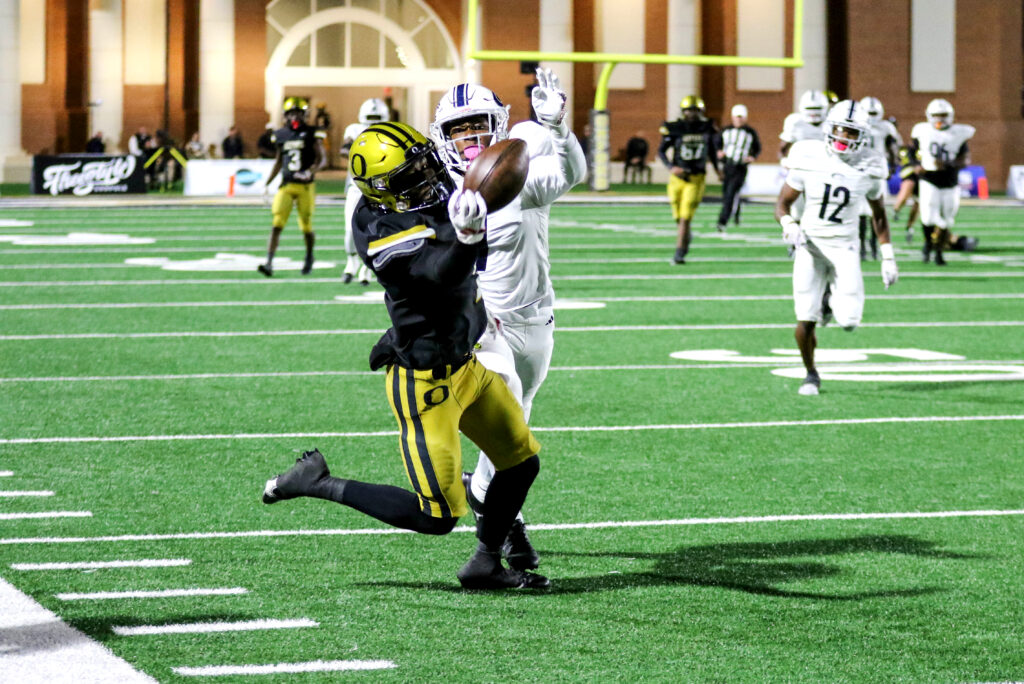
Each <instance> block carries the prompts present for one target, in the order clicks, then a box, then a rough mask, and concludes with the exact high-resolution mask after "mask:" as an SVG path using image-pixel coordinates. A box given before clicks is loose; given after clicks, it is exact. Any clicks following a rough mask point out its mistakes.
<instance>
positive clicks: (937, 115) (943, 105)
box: [924, 97, 953, 130]
mask: <svg viewBox="0 0 1024 684" xmlns="http://www.w3.org/2000/svg"><path fill="white" fill-rule="evenodd" d="M924 115H925V116H927V117H928V123H930V124H931V125H932V126H934V127H935V128H938V129H940V130H941V129H943V128H948V127H949V126H950V124H952V123H953V105H951V104H949V102H948V101H946V100H943V99H942V98H941V97H938V98H935V99H934V100H932V101H931V102H929V103H928V106H927V107H926V108H925V110H924Z"/></svg>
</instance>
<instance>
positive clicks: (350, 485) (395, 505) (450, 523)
mask: <svg viewBox="0 0 1024 684" xmlns="http://www.w3.org/2000/svg"><path fill="white" fill-rule="evenodd" d="M313 496H315V497H317V498H318V499H327V500H328V501H334V502H336V503H340V504H343V505H345V506H348V507H350V508H354V509H356V510H357V511H359V512H360V513H365V514H366V515H368V516H370V517H371V518H376V519H377V520H380V521H381V522H384V523H387V524H388V525H391V526H392V527H400V528H402V529H404V530H412V531H413V532H419V533H421V534H448V533H449V532H451V531H452V529H453V528H454V527H455V522H456V518H433V517H431V516H429V515H427V514H426V513H424V512H423V511H421V510H420V500H419V497H418V496H416V495H415V494H413V493H412V492H410V491H409V490H407V489H402V488H401V487H393V486H391V485H382V484H372V483H369V482H359V481H357V480H343V479H342V478H340V477H328V478H325V479H324V480H322V482H321V484H320V486H319V488H318V491H317V492H315V493H314V494H313ZM517 510H518V509H517ZM509 524H510V525H511V523H509Z"/></svg>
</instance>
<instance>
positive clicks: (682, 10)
mask: <svg viewBox="0 0 1024 684" xmlns="http://www.w3.org/2000/svg"><path fill="white" fill-rule="evenodd" d="M708 1H709V2H710V1H713V0H708ZM700 50H701V45H700V0H669V3H668V51H669V54H672V55H696V54H698V53H699V52H700ZM699 89H700V83H699V82H698V79H697V68H696V67H694V66H690V65H688V64H672V65H669V67H668V88H667V93H668V95H667V96H666V100H665V118H666V119H678V118H679V102H680V101H681V100H682V99H683V98H684V97H686V96H687V95H692V94H695V93H698V92H699Z"/></svg>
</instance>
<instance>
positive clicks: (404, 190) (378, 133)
mask: <svg viewBox="0 0 1024 684" xmlns="http://www.w3.org/2000/svg"><path fill="white" fill-rule="evenodd" d="M349 164H350V168H351V170H352V180H353V182H354V183H355V184H356V187H358V188H359V190H360V191H361V192H362V193H363V195H364V196H365V197H366V198H367V199H368V200H369V201H371V202H373V203H375V204H377V205H378V206H380V207H383V208H384V209H386V210H388V211H397V212H407V211H416V210H418V209H425V208H428V207H432V206H434V205H436V204H440V203H441V202H445V201H447V200H448V198H449V197H450V196H451V194H452V192H453V191H454V189H455V184H454V182H452V179H451V176H449V175H448V171H447V169H445V167H444V164H442V163H441V159H440V158H439V157H438V155H437V150H436V149H435V148H434V144H433V143H432V142H430V141H429V140H427V139H426V138H425V137H424V136H423V134H422V133H420V132H419V131H417V130H416V129H415V128H413V127H412V126H408V125H406V124H403V123H393V122H381V123H377V124H374V125H372V126H370V127H369V128H367V129H366V130H365V131H363V132H362V133H361V134H360V135H359V136H358V137H357V138H356V139H355V140H354V141H353V142H352V148H351V151H350V153H349Z"/></svg>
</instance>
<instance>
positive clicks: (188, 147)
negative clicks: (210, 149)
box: [185, 131, 206, 159]
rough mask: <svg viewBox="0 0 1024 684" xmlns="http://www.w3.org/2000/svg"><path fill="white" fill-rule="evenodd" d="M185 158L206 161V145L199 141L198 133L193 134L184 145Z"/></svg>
mask: <svg viewBox="0 0 1024 684" xmlns="http://www.w3.org/2000/svg"><path fill="white" fill-rule="evenodd" d="M185 156H186V157H188V158H189V159H206V145H204V144H203V141H202V140H200V139H199V131H196V132H195V133H193V134H192V137H191V138H190V139H189V141H188V142H187V143H185Z"/></svg>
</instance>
